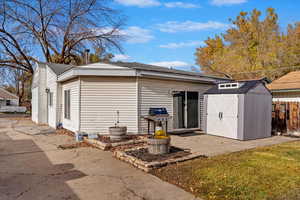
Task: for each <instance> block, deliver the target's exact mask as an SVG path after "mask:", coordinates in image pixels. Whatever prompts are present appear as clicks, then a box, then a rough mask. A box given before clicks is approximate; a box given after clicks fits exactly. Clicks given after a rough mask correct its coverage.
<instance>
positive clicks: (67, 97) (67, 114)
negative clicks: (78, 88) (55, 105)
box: [64, 90, 71, 119]
mask: <svg viewBox="0 0 300 200" xmlns="http://www.w3.org/2000/svg"><path fill="white" fill-rule="evenodd" d="M64 101H65V102H64V111H65V118H66V119H70V116H71V115H70V108H71V106H70V102H71V101H70V90H65V91H64Z"/></svg>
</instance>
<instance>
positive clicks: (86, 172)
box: [0, 118, 194, 200]
mask: <svg viewBox="0 0 300 200" xmlns="http://www.w3.org/2000/svg"><path fill="white" fill-rule="evenodd" d="M51 132H53V130H51V129H49V128H48V127H46V126H37V125H34V124H33V123H32V122H31V121H30V120H29V119H27V120H25V119H22V118H20V119H18V118H14V119H8V118H0V199H1V200H16V199H25V200H27V199H28V200H32V199H34V200H47V199H53V200H54V199H55V200H58V199H63V200H73V199H74V200H79V199H83V200H95V199H101V200H106V199H107V200H108V199H113V200H120V199H122V200H126V199H130V200H141V199H143V200H168V199H170V200H185V199H186V200H189V199H194V197H193V196H192V195H191V194H190V193H187V192H185V191H183V190H182V189H180V188H178V187H176V186H174V185H171V184H169V183H166V182H163V181H161V180H160V179H158V178H157V177H155V176H152V175H150V174H146V173H144V172H142V171H139V170H137V169H135V168H133V167H131V166H130V165H128V164H126V163H123V162H121V161H118V160H116V159H114V158H113V157H112V155H111V153H110V152H104V151H101V150H97V149H94V148H90V147H82V148H76V149H68V150H61V149H58V148H57V147H58V145H60V144H70V143H73V142H74V141H73V138H70V137H68V136H65V135H58V134H54V133H51Z"/></svg>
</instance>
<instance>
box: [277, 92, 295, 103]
mask: <svg viewBox="0 0 300 200" xmlns="http://www.w3.org/2000/svg"><path fill="white" fill-rule="evenodd" d="M273 101H287V102H300V92H281V93H277V92H276V93H273Z"/></svg>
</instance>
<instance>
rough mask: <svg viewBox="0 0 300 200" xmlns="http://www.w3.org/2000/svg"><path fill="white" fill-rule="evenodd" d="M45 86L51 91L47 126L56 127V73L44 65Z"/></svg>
mask: <svg viewBox="0 0 300 200" xmlns="http://www.w3.org/2000/svg"><path fill="white" fill-rule="evenodd" d="M46 73H47V74H46V77H47V79H46V85H47V86H46V87H47V88H49V89H50V92H52V93H53V102H52V106H50V105H49V102H47V103H48V105H47V107H48V113H47V114H48V117H47V118H48V124H49V126H51V127H53V128H56V126H57V114H56V111H57V110H56V108H57V82H56V80H57V76H56V74H55V73H54V72H53V71H52V70H51V69H50V68H49V67H46Z"/></svg>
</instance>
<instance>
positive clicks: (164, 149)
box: [147, 138, 171, 155]
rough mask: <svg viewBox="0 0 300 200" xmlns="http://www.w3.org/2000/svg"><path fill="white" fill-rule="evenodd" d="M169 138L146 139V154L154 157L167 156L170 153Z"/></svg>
mask: <svg viewBox="0 0 300 200" xmlns="http://www.w3.org/2000/svg"><path fill="white" fill-rule="evenodd" d="M170 141H171V139H170V138H160V139H156V138H148V140H147V144H148V152H149V153H150V154H154V155H161V154H167V153H169V151H170Z"/></svg>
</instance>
